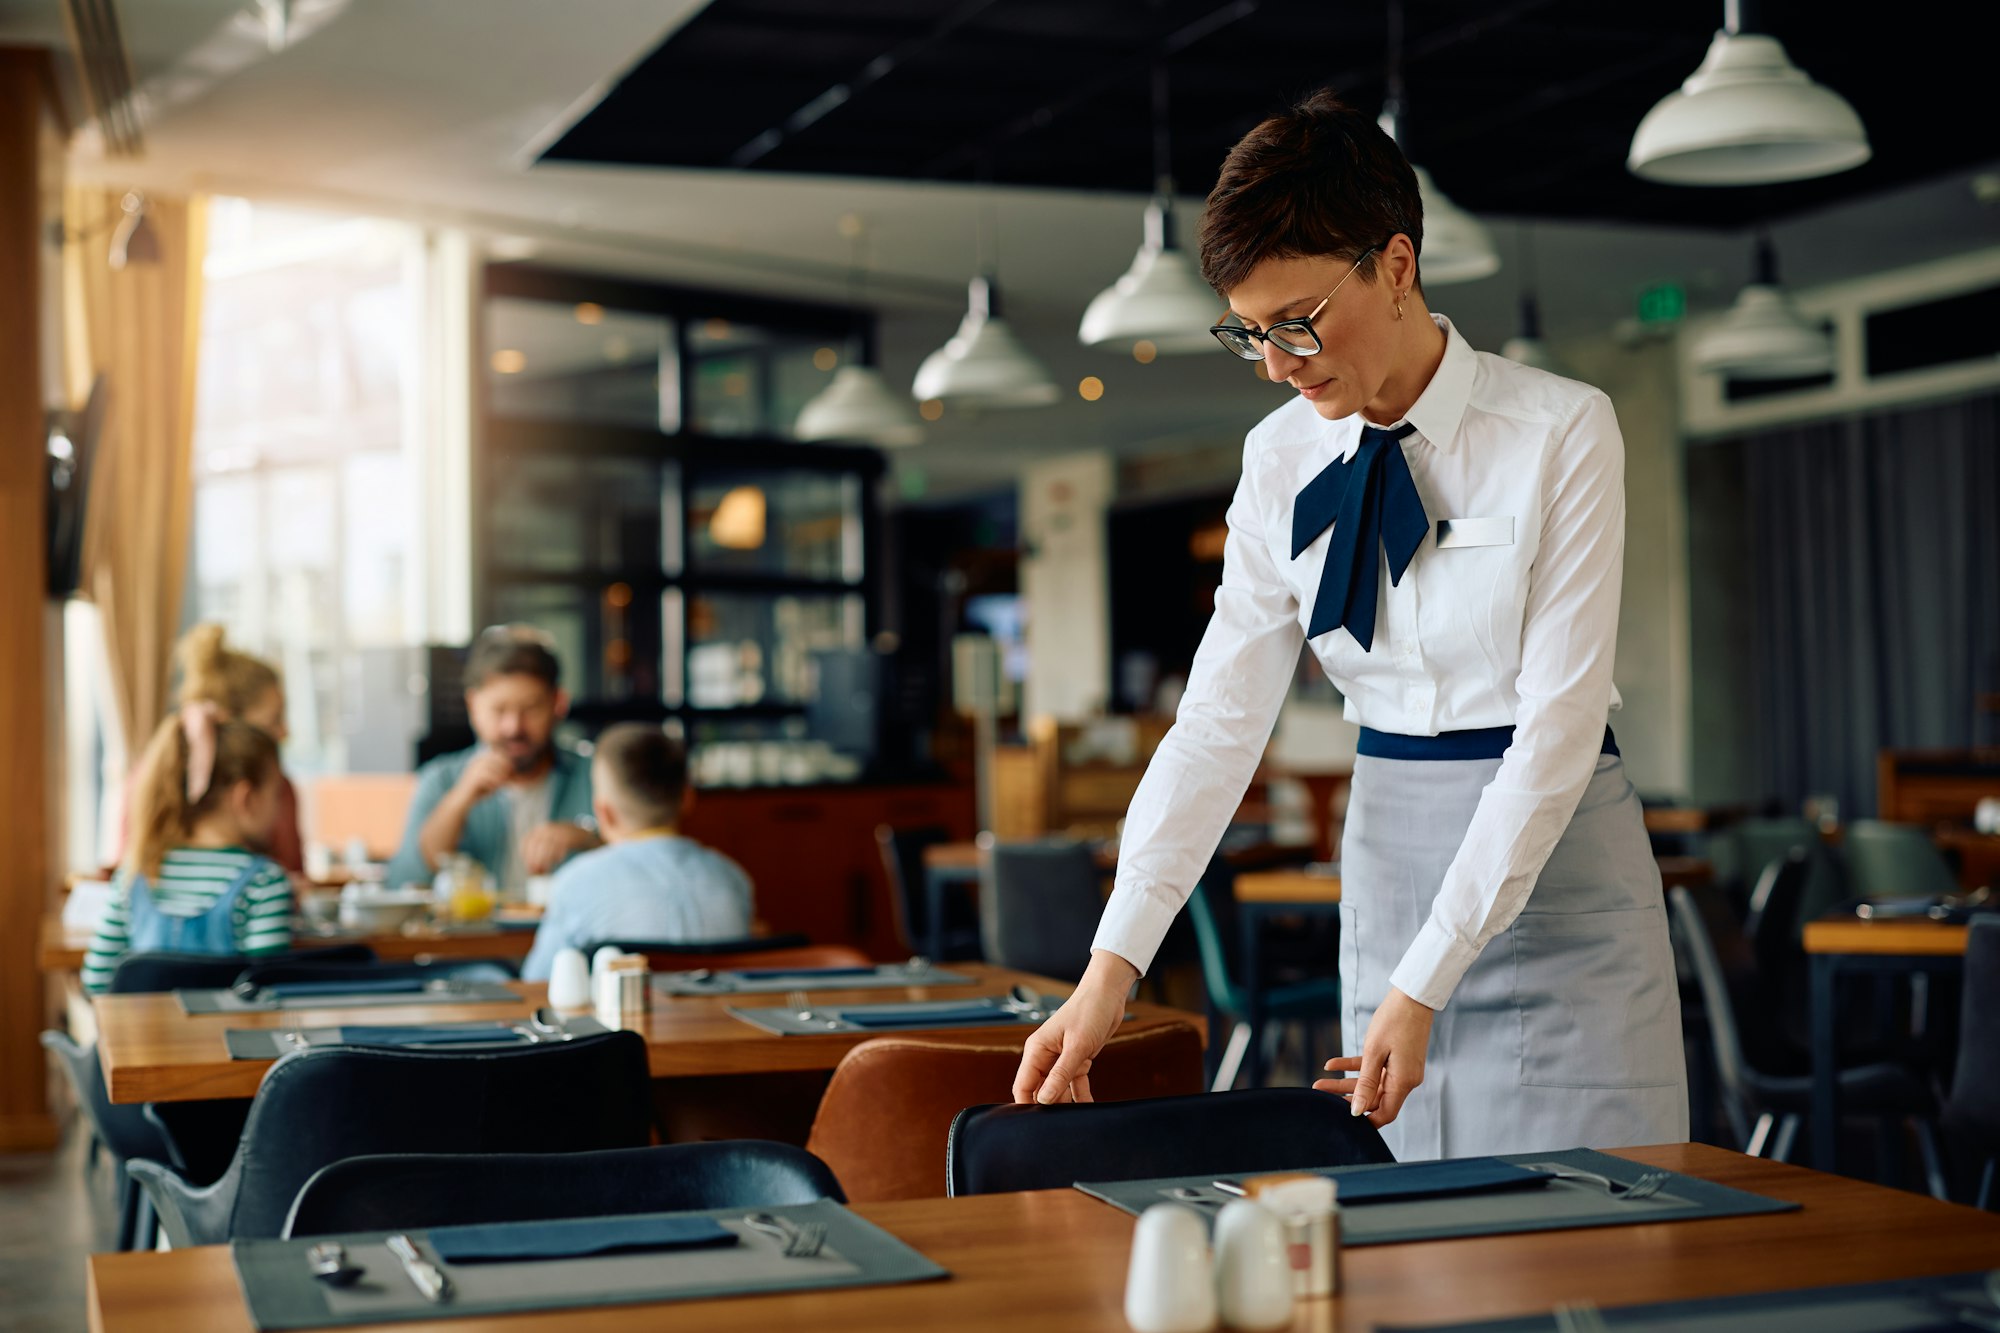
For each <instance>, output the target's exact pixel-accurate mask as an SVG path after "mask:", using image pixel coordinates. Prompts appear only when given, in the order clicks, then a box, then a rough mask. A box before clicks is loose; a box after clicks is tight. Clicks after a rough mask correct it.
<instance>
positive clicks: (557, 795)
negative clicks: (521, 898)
mask: <svg viewBox="0 0 2000 1333" xmlns="http://www.w3.org/2000/svg"><path fill="white" fill-rule="evenodd" d="M480 748H481V747H480V746H477V745H474V746H472V747H470V748H468V749H464V750H460V751H459V752H458V753H457V754H441V755H439V756H438V757H437V758H435V759H433V760H431V761H430V762H429V763H428V764H425V765H424V766H423V767H422V768H420V769H418V770H417V791H416V795H414V796H413V797H411V798H410V818H409V822H408V823H406V824H405V825H404V826H403V845H402V846H401V847H398V848H397V849H396V854H395V855H394V856H393V857H391V858H390V859H389V874H388V882H389V885H390V887H392V888H400V887H402V886H403V885H405V884H429V883H430V882H431V874H432V871H431V867H430V866H429V864H427V863H426V862H425V860H424V854H423V852H422V850H421V849H419V847H418V846H417V835H418V834H419V833H421V832H422V831H423V827H424V821H425V820H426V819H429V818H430V817H431V811H433V810H435V809H437V807H438V802H439V801H442V800H443V799H444V798H445V794H446V793H447V792H449V791H450V790H451V789H452V787H453V785H454V784H456V783H457V782H458V778H459V774H461V773H463V772H465V766H466V765H467V764H469V763H471V762H472V758H473V756H474V755H476V754H478V753H479V751H480ZM555 756H556V762H555V766H554V767H553V768H551V769H550V770H549V822H550V823H553V824H570V823H574V822H576V821H577V820H579V819H584V818H587V817H588V816H589V815H590V761H589V760H588V759H586V758H584V757H583V756H582V755H580V754H578V753H576V752H575V751H574V750H566V749H564V748H563V747H562V746H560V745H558V746H556V747H555ZM510 836H511V834H510V831H509V829H508V827H507V801H506V798H505V797H504V796H502V795H501V794H500V793H499V792H495V793H494V794H493V795H491V796H488V797H487V798H486V799H485V800H483V801H481V802H480V803H479V804H478V805H475V806H473V807H472V809H471V810H470V811H468V812H467V814H466V816H465V829H464V831H463V832H461V833H460V834H459V836H458V850H460V851H461V852H464V853H466V854H467V855H469V856H471V857H472V858H473V859H474V860H476V861H478V862H479V863H480V864H481V865H483V866H485V867H486V870H487V873H489V874H491V875H492V876H493V878H494V880H495V881H496V882H497V881H498V880H499V878H500V876H501V874H502V873H503V871H504V868H505V866H506V862H507V839H508V838H509V837H510Z"/></svg>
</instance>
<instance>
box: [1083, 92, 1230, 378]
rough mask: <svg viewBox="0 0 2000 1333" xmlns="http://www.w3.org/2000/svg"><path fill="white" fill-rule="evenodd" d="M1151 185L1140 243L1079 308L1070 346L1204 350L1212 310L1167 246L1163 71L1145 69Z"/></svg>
mask: <svg viewBox="0 0 2000 1333" xmlns="http://www.w3.org/2000/svg"><path fill="white" fill-rule="evenodd" d="M1153 179H1154V181H1155V182H1156V186H1157V190H1156V193H1155V195H1154V197H1153V201H1152V202H1151V203H1150V204H1148V205H1146V237H1145V241H1144V242H1143V243H1142V244H1141V245H1140V246H1139V253H1138V254H1137V255H1136V256H1134V257H1133V259H1132V267H1130V268H1129V269H1127V270H1125V275H1124V276H1123V277H1121V278H1119V279H1118V281H1117V282H1114V283H1113V284H1111V286H1109V287H1106V288H1105V289H1104V290H1103V291H1101V292H1099V293H1098V294H1097V296H1096V297H1095V298H1093V299H1092V301H1091V303H1090V305H1089V306H1088V307H1086V308H1085V309H1084V312H1083V322H1082V323H1081V324H1080V325H1078V326H1077V331H1076V336H1077V340H1078V341H1079V342H1081V343H1082V344H1083V345H1084V346H1085V347H1102V346H1104V345H1106V344H1108V343H1123V344H1126V345H1130V344H1132V343H1136V342H1140V341H1142V340H1143V341H1146V342H1150V343H1152V344H1153V346H1154V347H1155V348H1157V349H1158V350H1159V351H1161V352H1167V353H1170V352H1206V351H1211V350H1213V349H1214V347H1215V339H1214V338H1213V337H1211V336H1210V334H1209V332H1208V328H1209V325H1211V324H1213V323H1215V320H1216V316H1217V312H1218V310H1219V309H1220V306H1219V304H1218V299H1217V297H1216V295H1215V291H1214V289H1213V288H1211V287H1210V286H1209V285H1208V284H1207V283H1206V282H1203V281H1202V278H1201V273H1200V272H1199V271H1198V270H1197V269H1196V267H1195V265H1194V262H1193V260H1191V259H1190V258H1189V257H1188V254H1187V252H1186V251H1185V250H1182V249H1181V248H1180V247H1179V246H1178V245H1177V244H1175V237H1174V178H1173V151H1172V146H1171V140H1170V139H1169V134H1168V119H1167V71H1166V66H1165V65H1163V64H1162V65H1157V66H1155V67H1154V69H1153Z"/></svg>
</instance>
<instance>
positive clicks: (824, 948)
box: [584, 935, 875, 972]
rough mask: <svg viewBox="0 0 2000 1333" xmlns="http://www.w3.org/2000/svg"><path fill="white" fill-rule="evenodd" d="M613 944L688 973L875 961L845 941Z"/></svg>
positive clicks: (662, 968)
mask: <svg viewBox="0 0 2000 1333" xmlns="http://www.w3.org/2000/svg"><path fill="white" fill-rule="evenodd" d="M786 938H788V939H795V940H802V939H804V938H805V937H804V936H801V935H792V936H787V937H786ZM602 947H603V946H602V945H598V946H596V947H594V948H592V949H589V950H586V951H585V953H584V957H586V958H589V957H592V956H593V955H594V954H595V953H596V952H597V949H598V948H602ZM615 947H617V948H619V949H622V950H624V951H625V952H626V953H641V954H644V955H646V966H648V967H649V968H651V969H652V970H653V971H655V972H690V971H693V970H694V969H695V968H698V967H705V968H708V969H709V970H711V971H715V972H721V971H726V970H727V969H729V968H732V967H866V966H868V965H869V964H870V963H872V962H874V961H875V960H874V959H872V958H870V957H869V956H868V955H867V954H865V953H863V952H861V950H859V949H856V948H853V947H851V946H849V945H845V944H796V945H792V946H789V947H787V948H782V949H742V950H737V949H728V948H724V947H722V946H720V945H718V946H716V948H715V952H712V953H709V952H701V951H697V950H690V949H686V948H682V947H678V946H677V947H674V948H671V949H662V948H660V947H659V946H658V945H654V944H648V943H646V942H645V941H644V940H637V941H627V942H624V943H620V944H618V945H616V946H615Z"/></svg>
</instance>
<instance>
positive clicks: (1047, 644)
mask: <svg viewBox="0 0 2000 1333" xmlns="http://www.w3.org/2000/svg"><path fill="white" fill-rule="evenodd" d="M1116 478H1117V470H1116V468H1115V467H1114V466H1113V464H1112V461H1111V455H1110V454H1108V453H1104V452H1101V451H1100V452H1091V453H1081V454H1067V455H1064V456H1062V457H1059V458H1050V459H1046V460H1042V461H1039V462H1035V463H1032V464H1030V465H1029V466H1028V467H1027V468H1026V469H1025V470H1024V471H1023V472H1022V474H1021V493H1020V494H1021V502H1020V520H1021V540H1022V545H1023V547H1024V548H1025V549H1024V552H1023V555H1022V559H1021V592H1022V595H1023V600H1024V601H1025V602H1026V603H1027V609H1028V625H1027V636H1028V663H1029V665H1028V681H1027V688H1026V697H1025V698H1024V699H1023V700H1022V706H1023V711H1024V712H1025V713H1026V715H1027V716H1030V717H1035V716H1040V715H1043V714H1047V715H1050V716H1053V717H1057V718H1061V719H1064V720H1076V719H1079V718H1084V717H1088V716H1090V715H1091V714H1093V713H1097V712H1100V711H1102V710H1103V708H1104V704H1105V700H1106V696H1107V694H1108V692H1109V689H1110V681H1111V599H1110V577H1109V570H1108V562H1107V558H1106V552H1105V539H1104V532H1105V519H1104V511H1105V508H1106V507H1107V506H1108V505H1109V504H1110V502H1111V497H1112V492H1113V489H1114V487H1115V485H1116Z"/></svg>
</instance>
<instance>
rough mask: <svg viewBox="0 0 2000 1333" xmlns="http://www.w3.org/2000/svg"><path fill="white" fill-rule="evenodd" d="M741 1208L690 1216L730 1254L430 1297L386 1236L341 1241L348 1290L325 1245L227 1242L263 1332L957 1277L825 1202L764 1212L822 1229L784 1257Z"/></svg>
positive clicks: (563, 1271) (568, 1266) (551, 1274)
mask: <svg viewBox="0 0 2000 1333" xmlns="http://www.w3.org/2000/svg"><path fill="white" fill-rule="evenodd" d="M750 1211H756V1210H753V1209H744V1208H712V1209H705V1210H702V1211H699V1212H695V1213H692V1214H690V1215H691V1216H696V1217H712V1218H714V1219H715V1220H716V1221H718V1222H720V1223H721V1224H722V1225H723V1226H725V1227H728V1228H729V1229H730V1230H731V1231H734V1232H736V1233H737V1235H738V1236H739V1237H740V1238H741V1241H740V1243H739V1244H737V1245H732V1246H728V1247H724V1248H704V1249H693V1250H659V1251H647V1252H641V1253H636V1254H602V1255H592V1256H589V1257H587V1258H579V1259H547V1260H537V1261H532V1262H525V1263H461V1264H439V1267H441V1268H442V1269H443V1270H444V1272H445V1275H446V1276H447V1277H449V1278H450V1279H451V1282H452V1286H453V1287H454V1288H455V1294H454V1295H453V1297H452V1298H451V1299H450V1300H448V1301H444V1302H441V1303H438V1304H432V1303H431V1302H429V1301H426V1300H425V1299H424V1298H423V1297H422V1296H421V1295H419V1294H418V1292H417V1289H416V1287H415V1286H414V1285H412V1283H411V1282H410V1280H409V1278H408V1277H407V1276H406V1275H405V1274H404V1272H403V1269H402V1265H400V1264H399V1263H397V1262H396V1259H395V1257H394V1256H393V1255H391V1254H390V1253H389V1250H388V1247H387V1245H386V1244H385V1243H384V1242H385V1241H386V1239H387V1236H388V1235H389V1233H387V1232H374V1233H369V1234H365V1235H358V1236H342V1237H338V1238H337V1239H339V1240H340V1241H341V1242H342V1243H343V1244H344V1245H346V1247H347V1253H348V1261H349V1262H350V1263H357V1264H360V1265H361V1266H362V1267H363V1268H364V1269H366V1270H367V1271H366V1272H365V1273H364V1274H363V1275H362V1277H361V1279H360V1280H359V1281H358V1282H356V1283H355V1284H354V1285H353V1286H351V1287H346V1288H334V1287H328V1286H325V1285H324V1284H322V1283H320V1282H318V1281H316V1280H315V1279H314V1278H313V1276H312V1274H311V1272H310V1271H309V1269H308V1267H307V1264H306V1250H307V1249H308V1248H309V1247H310V1246H311V1245H312V1244H313V1243H314V1242H315V1241H316V1240H324V1239H327V1238H326V1237H311V1238H306V1239H302V1240H239V1241H235V1242H233V1243H232V1244H231V1245H230V1253H231V1256H232V1257H233V1258H234V1259H235V1261H236V1277H237V1282H238V1283H239V1285H240V1286H241V1288H242V1291H243V1299H244V1303H245V1304H246V1305H248V1306H249V1309H250V1318H251V1320H252V1322H254V1323H255V1324H256V1326H257V1327H258V1328H259V1329H294V1328H327V1327H334V1326H340V1325H350V1324H374V1323H386V1322H390V1321H394V1320H404V1319H412V1320H414V1319H452V1318H461V1317H465V1316H470V1315H498V1314H515V1313H519V1312H522V1311H526V1310H562V1309H576V1308H581V1307H584V1306H591V1305H626V1304H635V1303H643V1302H654V1301H688V1300H702V1299H708V1298H712V1297H717V1296H749V1295H757V1294H761V1293H765V1292H780V1291H812V1290H818V1289H822V1288H835V1287H878V1286H888V1285H891V1284H894V1283H902V1282H925V1281H929V1280H931V1279H934V1278H941V1277H948V1276H950V1275H949V1274H948V1273H947V1272H946V1271H945V1270H944V1269H942V1268H940V1267H938V1266H937V1265H936V1264H934V1263H932V1262H931V1261H930V1260H928V1259H926V1258H924V1256H923V1255H921V1254H918V1253H917V1252H916V1251H915V1250H913V1249H911V1248H910V1247H909V1246H908V1245H905V1244H904V1243H903V1242H902V1241H900V1240H897V1239H896V1238H895V1237H894V1236H892V1235H890V1234H889V1233H888V1232H886V1231H884V1230H882V1229H881V1228H880V1227H878V1226H875V1225H874V1224H873V1223H871V1222H866V1221H863V1220H862V1219H861V1218H859V1217H856V1216H855V1215H854V1214H853V1213H851V1212H849V1211H848V1210H847V1209H845V1208H843V1207H841V1206H840V1205H839V1204H837V1203H834V1202H833V1201H831V1200H829V1199H822V1200H820V1201H818V1202H817V1203H806V1204H793V1205H789V1206H786V1207H775V1208H768V1209H765V1210H763V1211H766V1212H771V1213H776V1214H778V1215H779V1216H781V1217H789V1218H793V1219H796V1220H798V1221H802V1222H804V1221H810V1222H818V1223H820V1224H822V1225H824V1226H825V1227H826V1245H825V1247H824V1248H823V1249H822V1250H821V1251H820V1253H819V1254H818V1255H816V1256H814V1257H813V1258H810V1259H788V1258H786V1257H785V1256H784V1253H783V1249H784V1247H783V1246H782V1245H781V1244H780V1243H779V1242H778V1241H776V1240H774V1239H773V1238H771V1237H769V1236H766V1235H764V1234H763V1233H761V1232H757V1231H752V1230H750V1229H749V1228H747V1227H745V1226H744V1225H743V1223H742V1218H743V1215H744V1214H745V1213H746V1212H750ZM409 1234H410V1237H411V1239H412V1240H414V1241H415V1242H416V1244H417V1248H418V1249H419V1250H420V1251H422V1252H423V1255H424V1257H425V1258H426V1259H430V1260H432V1261H433V1262H436V1260H437V1252H436V1251H435V1250H433V1249H432V1248H431V1245H430V1240H429V1237H428V1236H427V1235H426V1233H424V1232H422V1231H412V1232H410V1233H409Z"/></svg>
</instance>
